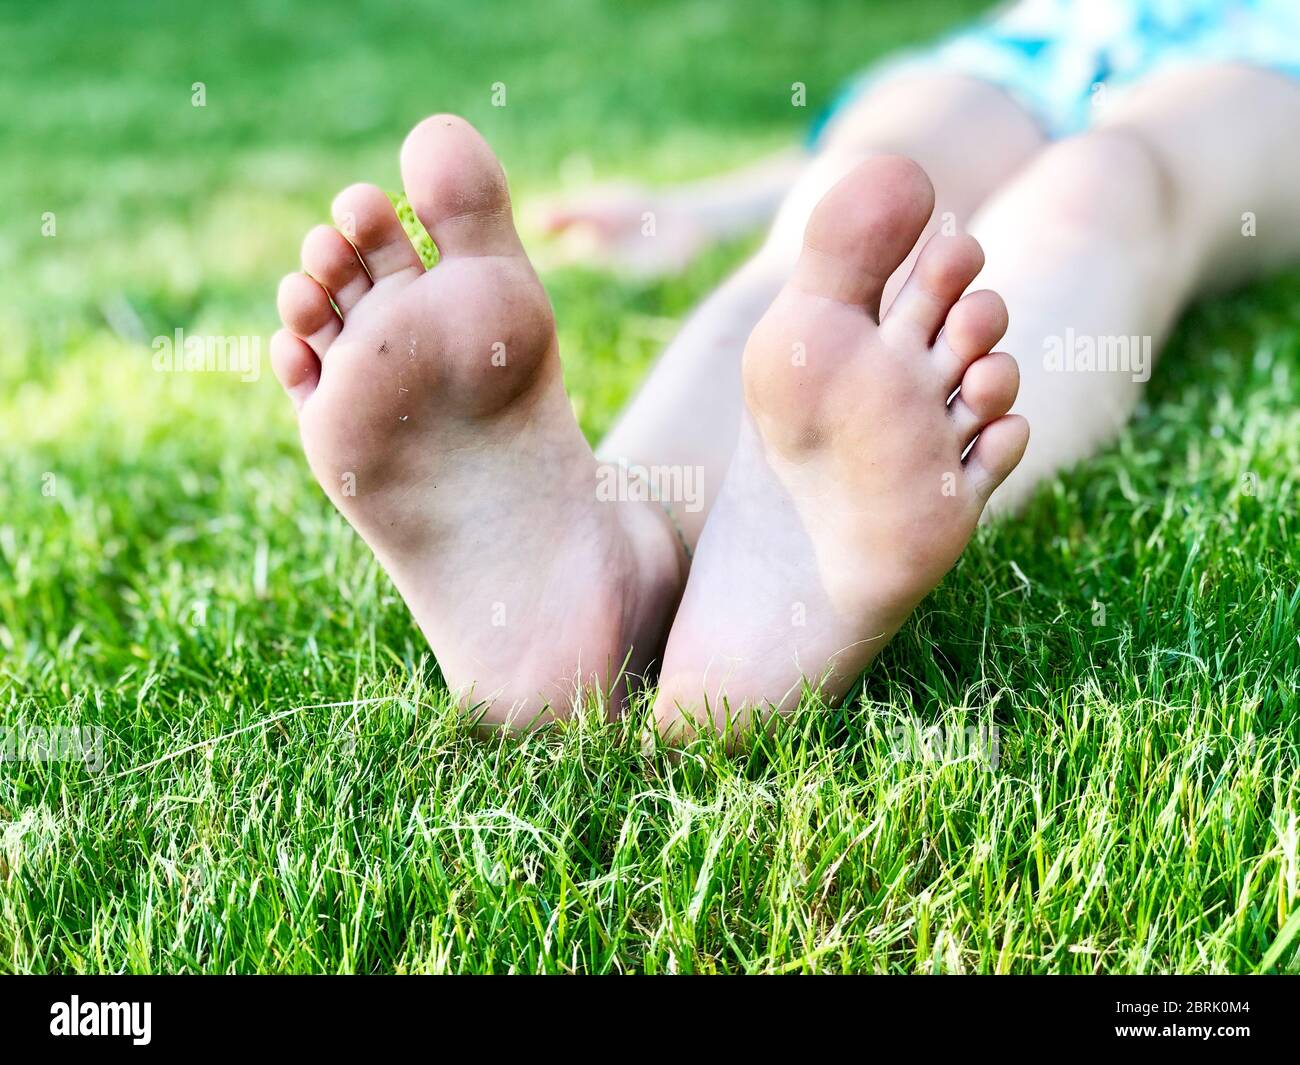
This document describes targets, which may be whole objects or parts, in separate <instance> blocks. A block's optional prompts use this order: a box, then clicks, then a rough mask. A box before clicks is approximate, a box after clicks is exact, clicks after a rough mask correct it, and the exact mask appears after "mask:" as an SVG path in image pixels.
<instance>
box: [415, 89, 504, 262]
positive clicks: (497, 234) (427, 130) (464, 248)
mask: <svg viewBox="0 0 1300 1065" xmlns="http://www.w3.org/2000/svg"><path fill="white" fill-rule="evenodd" d="M402 184H403V185H404V186H405V187H406V196H407V198H408V199H409V200H410V201H411V206H412V207H413V208H414V209H415V213H416V216H417V217H418V218H419V219H420V221H421V222H422V223H423V224H424V228H425V229H427V230H428V231H429V236H431V237H432V238H433V242H434V243H435V244H436V245H437V246H438V253H439V255H440V256H441V257H443V258H450V257H455V256H458V255H465V256H477V255H517V254H519V253H520V252H521V251H522V246H521V245H520V243H519V237H518V235H517V234H516V233H515V226H514V220H513V218H512V217H511V211H510V193H509V191H508V190H507V188H506V176H505V172H504V171H503V170H502V169H501V164H500V163H499V162H497V157H496V156H495V155H494V154H493V153H492V149H491V148H489V147H488V145H487V141H485V140H484V139H483V138H482V137H481V136H480V135H479V133H478V131H477V130H476V129H475V128H474V127H473V126H471V125H470V124H469V123H468V122H466V121H465V120H464V119H463V118H459V117H457V116H456V115H433V116H431V117H430V118H426V119H425V120H424V121H423V122H421V123H420V124H419V125H418V126H416V127H415V129H413V130H411V132H410V133H409V134H408V135H407V137H406V142H405V143H404V144H403V145H402Z"/></svg>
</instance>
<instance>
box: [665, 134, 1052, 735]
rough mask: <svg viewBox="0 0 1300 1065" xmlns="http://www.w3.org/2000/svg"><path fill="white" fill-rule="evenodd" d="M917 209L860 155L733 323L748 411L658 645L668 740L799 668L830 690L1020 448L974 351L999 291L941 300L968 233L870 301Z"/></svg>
mask: <svg viewBox="0 0 1300 1065" xmlns="http://www.w3.org/2000/svg"><path fill="white" fill-rule="evenodd" d="M933 207H934V192H933V189H931V187H930V183H929V181H928V180H927V179H926V177H925V175H924V174H923V173H922V172H921V170H920V168H919V167H917V166H916V164H915V163H911V162H909V161H907V160H905V159H899V158H889V157H884V158H878V159H873V160H870V161H868V162H866V163H863V164H862V165H861V166H859V167H858V168H857V169H856V170H854V171H853V172H852V173H850V174H849V175H848V176H847V177H845V178H844V179H843V180H842V181H841V182H840V183H839V184H838V185H837V186H836V187H835V188H833V189H832V190H831V191H830V192H829V193H827V195H826V196H825V197H824V198H823V199H822V201H821V203H820V204H819V205H818V206H817V208H816V210H815V211H814V212H813V215H812V218H811V219H810V221H809V223H808V228H807V233H806V236H805V238H804V248H803V252H802V255H801V256H800V259H799V262H798V265H797V266H796V268H795V272H794V276H793V277H792V279H791V281H790V283H789V284H787V286H786V288H785V290H784V291H783V292H782V293H781V294H780V295H779V296H778V297H777V299H776V301H775V302H774V303H773V304H772V307H771V309H770V310H768V312H767V314H766V315H765V316H764V317H763V319H762V321H761V322H759V324H758V326H757V327H756V328H755V330H754V333H753V335H752V336H751V337H750V339H749V343H748V345H747V346H746V348H745V357H744V370H743V372H744V384H745V403H746V408H747V416H746V418H745V422H744V424H743V426H742V429H741V436H740V441H739V443H738V445H737V448H736V453H735V456H734V457H733V459H732V462H731V467H730V469H729V470H728V472H727V477H726V480H725V481H724V483H723V486H722V490H721V493H720V495H719V498H718V501H717V503H716V504H715V505H714V507H713V510H712V511H711V512H710V514H709V519H708V523H707V524H706V525H705V528H704V534H703V536H702V538H701V540H700V543H699V547H698V549H697V551H696V554H695V560H694V562H693V563H692V566H691V575H690V580H689V582H688V584H687V586H686V592H685V595H684V597H683V599H682V604H681V607H680V608H679V610H678V613H677V618H676V620H675V621H674V623H673V630H672V634H671V636H670V638H669V642H668V649H667V651H666V652H665V655H664V667H663V674H662V678H661V682H660V694H659V699H658V702H657V704H656V707H655V716H656V719H657V722H658V725H659V728H660V731H661V733H663V734H665V735H667V736H668V737H669V738H681V737H682V736H683V734H686V735H689V733H690V732H691V731H692V730H693V728H694V727H695V726H697V725H699V724H701V723H705V724H711V725H712V726H714V727H718V728H721V727H723V726H724V725H725V724H726V723H727V719H728V717H730V719H731V722H732V723H733V724H735V725H737V726H739V727H741V728H743V727H745V725H746V724H747V723H748V720H749V719H750V717H752V716H753V715H755V714H761V713H763V712H765V711H766V710H767V709H768V708H773V709H776V710H784V709H789V708H791V707H792V706H793V705H794V704H795V703H797V701H798V699H799V696H800V693H801V688H802V684H803V681H804V680H805V679H807V680H808V681H809V682H810V683H811V685H812V686H813V687H817V686H819V685H820V687H821V690H822V692H823V694H825V695H828V696H830V697H832V698H837V697H839V696H841V695H843V693H844V692H845V690H846V689H847V688H848V686H849V685H850V684H851V683H852V682H853V681H854V679H855V678H856V677H857V676H858V674H859V673H861V671H862V670H863V668H865V666H866V664H867V663H868V662H869V661H870V660H871V659H872V658H873V657H874V656H875V654H876V653H877V651H879V650H880V648H881V647H883V646H884V644H885V643H886V642H887V641H888V639H889V637H890V636H892V635H893V634H894V632H895V631H896V630H897V629H898V627H899V626H900V625H901V624H902V623H903V620H904V619H905V618H906V617H907V615H908V614H909V613H911V611H912V610H913V608H915V606H916V605H917V603H918V602H920V600H921V598H922V597H923V596H924V595H925V594H926V593H927V592H929V591H930V589H931V588H933V587H934V586H935V584H937V583H938V581H939V579H940V578H941V577H942V576H943V575H944V573H945V572H947V570H948V569H949V568H950V567H951V566H952V564H953V563H954V562H955V561H956V560H957V557H958V555H960V554H961V551H962V549H963V548H964V547H965V546H966V542H967V541H968V540H969V539H970V537H971V534H972V533H973V532H974V531H975V524H976V521H977V520H978V519H979V516H980V512H981V511H982V510H983V508H984V504H985V502H987V500H988V497H989V493H991V492H992V491H993V489H994V488H995V487H997V485H998V484H1000V483H1001V481H1002V480H1003V479H1004V478H1005V477H1006V476H1007V474H1008V473H1010V472H1011V469H1012V468H1013V467H1014V466H1015V464H1016V463H1017V462H1018V461H1019V460H1020V456H1021V455H1022V454H1023V453H1024V449H1025V444H1026V442H1027V440H1028V437H1029V434H1028V426H1027V425H1026V424H1025V421H1024V419H1023V418H1018V417H1015V416H1009V417H1004V415H1006V413H1007V411H1008V410H1009V409H1010V407H1011V403H1012V401H1013V400H1014V399H1015V395H1016V388H1017V385H1018V383H1019V375H1018V371H1017V369H1016V364H1015V362H1014V360H1012V358H1011V357H1010V356H1009V355H1004V354H993V355H990V354H988V352H989V349H990V348H992V346H993V345H994V344H995V343H996V342H997V341H998V339H999V338H1000V337H1001V336H1002V334H1003V332H1004V331H1005V329H1006V325H1007V319H1006V308H1005V307H1004V306H1003V304H1002V301H1001V300H1000V299H999V298H998V297H997V296H996V295H994V294H993V293H991V292H976V293H972V294H971V295H969V296H966V297H965V298H964V299H960V300H959V299H958V297H960V296H961V294H962V292H963V290H964V289H965V288H966V286H967V285H968V284H970V282H971V281H972V280H973V279H974V277H975V275H976V274H977V273H978V272H979V269H980V266H981V265H982V263H983V255H982V253H981V252H980V249H979V245H977V244H976V243H975V241H974V240H973V239H972V238H970V237H937V238H935V239H933V240H932V241H931V242H930V243H929V244H928V245H927V246H926V248H925V250H924V251H923V252H922V253H921V255H920V257H919V259H918V261H917V264H916V267H915V269H914V270H913V271H912V276H911V278H910V279H909V280H908V281H907V283H906V284H905V285H904V286H903V288H902V290H901V291H900V292H899V294H898V296H897V298H896V299H895V301H894V303H893V304H892V305H891V306H890V309H889V313H888V314H887V315H885V316H884V319H883V320H881V319H880V296H881V289H882V286H883V285H884V282H885V279H886V278H888V277H889V276H890V275H891V274H892V273H893V272H894V271H895V270H896V269H897V268H898V266H899V265H900V264H901V263H902V262H903V260H904V259H905V258H906V257H907V255H908V253H909V252H910V251H911V250H912V246H913V245H914V244H915V243H916V241H917V239H918V238H919V236H920V234H921V231H922V229H923V228H924V226H925V224H926V222H927V220H928V219H929V217H930V213H931V211H932V209H933ZM941 329H942V333H940V330H941ZM936 338H937V339H936ZM959 386H960V389H961V391H960V392H958V394H957V396H956V397H955V398H954V399H952V401H951V403H950V402H949V397H950V396H951V395H952V393H953V392H954V390H956V389H957V388H958V387H959ZM972 441H974V446H973V447H972V446H971V444H972ZM968 448H969V449H970V450H969V453H968V454H964V453H965V452H966V451H967V449H968Z"/></svg>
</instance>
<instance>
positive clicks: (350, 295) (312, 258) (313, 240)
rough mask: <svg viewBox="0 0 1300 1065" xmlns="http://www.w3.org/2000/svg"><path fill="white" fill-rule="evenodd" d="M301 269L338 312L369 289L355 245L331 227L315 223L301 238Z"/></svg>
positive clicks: (355, 303)
mask: <svg viewBox="0 0 1300 1065" xmlns="http://www.w3.org/2000/svg"><path fill="white" fill-rule="evenodd" d="M302 268H303V272H304V273H306V274H309V275H310V276H311V277H314V278H315V279H316V281H317V282H319V283H320V285H321V287H322V288H324V289H325V291H326V292H328V293H329V295H330V298H331V299H332V300H333V301H334V305H335V306H336V307H337V308H338V309H339V312H340V313H341V314H347V313H348V312H349V311H350V310H352V308H353V307H355V306H356V305H357V301H358V300H360V299H361V297H362V296H364V295H365V294H366V293H367V292H369V291H370V275H369V274H368V273H366V268H365V267H364V266H362V265H361V259H360V258H359V257H358V256H357V250H356V248H354V247H353V246H352V245H351V244H349V243H348V242H347V239H346V238H345V237H344V236H343V234H342V233H340V232H339V231H338V230H337V229H335V228H334V227H333V226H316V227H315V228H314V229H312V230H311V231H310V232H309V233H308V234H307V236H306V237H304V238H303V242H302Z"/></svg>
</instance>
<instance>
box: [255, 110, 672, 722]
mask: <svg viewBox="0 0 1300 1065" xmlns="http://www.w3.org/2000/svg"><path fill="white" fill-rule="evenodd" d="M401 161H402V180H403V183H404V184H405V186H406V192H407V196H408V197H409V199H410V201H411V204H412V206H413V207H414V209H415V212H416V214H417V215H418V216H419V218H420V221H421V222H423V223H424V226H425V228H426V229H427V230H428V231H429V234H430V236H432V237H433V240H434V242H435V243H436V244H437V246H438V250H439V254H440V261H439V263H438V265H437V266H435V267H434V268H433V269H432V270H429V271H427V272H426V271H425V270H424V269H423V267H422V266H421V264H420V260H419V258H418V257H417V255H416V253H415V250H414V248H413V247H412V246H411V243H410V241H409V240H408V239H407V237H406V234H405V233H404V232H403V230H402V227H401V224H400V223H399V222H398V219H397V215H396V213H395V212H394V210H393V207H392V204H391V203H390V202H389V200H388V197H387V196H385V195H384V193H383V192H382V191H381V190H380V189H378V188H377V187H375V186H373V185H353V186H352V187H350V188H348V189H346V190H344V192H343V193H341V194H340V195H339V197H338V199H337V200H336V201H335V203H334V218H335V221H336V222H337V223H338V224H339V226H340V228H341V229H342V230H343V232H342V233H340V232H339V230H337V229H333V228H331V227H328V226H320V227H317V228H316V229H314V230H312V231H311V232H310V233H308V235H307V238H306V240H305V241H304V243H303V250H302V264H303V270H304V271H305V272H304V273H299V274H291V275H290V276H288V277H286V278H285V279H284V281H283V282H282V283H281V286H280V293H279V307H280V315H281V317H282V318H283V320H284V324H285V326H286V328H285V329H283V330H281V331H280V332H278V333H277V334H276V335H275V337H274V339H273V342H272V358H273V362H274V365H275V369H276V373H277V375H278V376H279V378H280V381H281V383H282V384H283V385H284V387H285V389H286V390H287V391H288V393H289V395H290V397H291V398H292V399H293V401H294V404H295V406H296V407H297V409H298V418H299V426H300V429H301V433H302V441H303V447H304V449H305V451H306V453H307V459H308V461H309V462H310V464H311V468H312V470H313V472H314V473H315V474H316V477H317V479H318V480H319V481H320V484H321V486H322V487H323V488H324V489H325V491H326V493H327V494H328V495H329V497H330V499H332V500H333V501H334V504H335V505H336V506H337V507H338V508H339V510H340V511H341V512H342V513H343V515H344V516H345V517H346V518H347V519H348V521H349V522H351V523H352V525H353V527H354V528H355V529H356V530H357V532H359V533H360V534H361V536H362V537H363V538H364V539H365V541H366V543H368V544H369V545H370V547H371V549H372V550H373V551H374V552H375V555H376V557H377V558H378V559H379V561H380V562H381V563H382V565H383V567H384V569H385V570H387V572H388V574H389V576H391V577H392V579H393V582H394V584H396V585H397V588H398V590H399V591H400V592H401V594H402V597H403V598H404V599H405V600H406V604H407V606H409V607H410V609H411V611H412V613H413V614H414V615H415V619H416V621H417V622H418V623H419V625H420V628H421V629H422V630H423V632H424V634H425V636H426V637H427V638H428V640H429V644H430V646H431V647H432V649H433V652H434V654H435V656H436V657H437V659H438V662H439V664H440V665H441V667H442V671H443V675H444V676H445V677H446V679H447V682H448V684H449V685H450V686H451V688H452V690H453V691H455V692H457V693H458V694H459V695H460V696H461V697H462V699H463V700H464V702H465V704H466V705H474V706H486V708H487V709H486V714H485V718H484V720H485V721H486V722H488V723H509V724H513V725H517V726H523V725H527V724H529V723H531V722H534V721H536V720H541V719H544V718H545V717H546V716H548V715H547V714H546V713H544V712H543V711H544V709H545V710H549V714H554V715H556V716H563V715H564V714H565V713H566V712H567V710H568V708H569V707H570V705H571V703H572V700H573V697H574V695H575V691H576V689H577V688H579V687H581V686H588V685H590V686H598V687H600V688H603V689H605V690H606V691H609V690H611V688H613V689H615V692H616V695H621V691H619V690H618V688H617V685H618V675H619V671H620V668H621V667H622V666H623V664H624V662H625V660H628V663H629V668H630V670H631V671H633V672H641V671H642V670H644V669H645V668H646V667H647V666H648V665H649V663H650V662H651V660H652V659H655V658H656V657H657V656H658V654H659V651H660V648H661V647H662V642H663V639H664V633H665V631H666V629H667V624H668V621H669V620H670V617H671V611H672V609H673V607H674V606H675V605H676V601H677V597H678V594H679V592H680V588H681V581H682V577H683V571H684V560H683V559H681V558H680V557H679V551H680V548H679V546H678V543H677V540H676V537H675V534H674V533H673V531H672V528H671V526H670V525H669V524H668V521H667V518H666V516H665V515H664V514H663V512H662V511H661V510H660V509H659V507H658V505H657V504H654V503H648V502H602V501H600V500H599V499H598V497H597V487H598V479H599V474H598V467H597V463H596V459H595V458H594V456H593V455H592V453H591V449H590V448H589V447H588V446H587V442H586V441H585V440H584V439H583V436H582V433H581V431H580V430H579V428H578V425H577V423H576V421H575V420H574V417H573V411H572V408H571V406H570V404H569V400H568V397H567V396H566V394H565V391H564V386H563V383H562V380H561V371H560V359H559V352H558V347H557V343H556V336H555V323H554V319H553V318H552V315H551V306H550V303H549V301H548V300H547V298H546V293H545V292H544V291H543V290H542V286H541V284H540V282H539V281H538V280H537V276H536V274H535V273H534V272H533V268H532V266H531V265H530V264H529V262H528V259H527V257H526V256H525V255H524V250H523V247H522V246H521V245H520V243H519V238H518V236H517V235H516V233H515V229H514V225H513V222H512V220H511V210H510V199H509V195H508V193H507V190H506V182H505V177H504V175H503V173H502V171H501V167H500V165H499V164H498V163H497V160H496V157H495V156H494V155H493V154H492V152H491V150H490V149H489V148H488V146H487V144H486V143H485V142H484V141H483V139H482V138H481V137H480V136H479V135H478V133H477V132H475V130H474V129H473V128H472V127H471V126H469V125H468V124H467V123H466V122H465V121H464V120H463V119H460V118H456V117H453V116H450V115H437V116H434V117H433V118H428V119H426V120H425V121H423V122H422V123H420V125H418V126H417V127H416V128H415V129H414V130H413V131H412V132H411V134H410V136H409V137H407V139H406V143H405V144H404V145H403V147H402V159H401ZM344 234H346V236H345V235H344ZM331 301H332V303H331ZM629 656H630V659H629ZM617 702H618V700H617V698H616V700H615V705H617Z"/></svg>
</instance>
